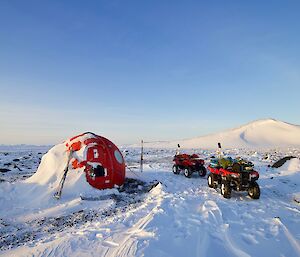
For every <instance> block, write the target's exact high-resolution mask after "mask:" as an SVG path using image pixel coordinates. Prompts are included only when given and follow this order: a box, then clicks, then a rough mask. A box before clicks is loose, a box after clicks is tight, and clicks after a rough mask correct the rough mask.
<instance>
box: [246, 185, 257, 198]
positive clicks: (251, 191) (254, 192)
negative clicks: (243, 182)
mask: <svg viewBox="0 0 300 257" xmlns="http://www.w3.org/2000/svg"><path fill="white" fill-rule="evenodd" d="M248 195H249V196H250V197H251V198H252V199H259V197H260V189H259V185H258V184H257V182H253V183H252V184H251V185H250V186H249V189H248Z"/></svg>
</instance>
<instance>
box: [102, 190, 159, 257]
mask: <svg viewBox="0 0 300 257" xmlns="http://www.w3.org/2000/svg"><path fill="white" fill-rule="evenodd" d="M159 187H161V186H159ZM154 190H155V191H156V194H155V195H154V197H153V196H152V197H151V198H152V199H151V201H152V202H151V203H150V205H151V211H150V212H149V213H148V212H147V210H144V212H145V216H142V217H141V218H140V219H139V220H138V221H137V222H136V224H135V225H133V226H132V227H130V228H129V229H127V230H125V231H122V232H120V233H115V234H114V235H112V236H111V237H109V238H106V240H105V241H106V242H107V241H109V242H113V243H114V244H116V247H111V248H108V249H107V252H106V253H105V255H104V256H106V257H108V256H120V257H127V256H135V255H136V252H137V249H138V248H137V247H138V243H139V240H141V239H142V240H143V239H147V238H152V237H154V236H155V233H154V232H151V231H147V230H146V227H147V225H148V224H149V222H151V220H152V219H153V217H154V216H155V215H156V214H157V213H158V212H160V205H161V202H162V200H163V196H164V193H163V191H162V190H160V188H155V189H154ZM148 205H149V203H148ZM145 207H146V206H145ZM147 207H148V208H149V207H150V206H147Z"/></svg>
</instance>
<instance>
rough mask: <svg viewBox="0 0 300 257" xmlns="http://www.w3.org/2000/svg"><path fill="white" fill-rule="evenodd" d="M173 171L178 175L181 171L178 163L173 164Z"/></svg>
mask: <svg viewBox="0 0 300 257" xmlns="http://www.w3.org/2000/svg"><path fill="white" fill-rule="evenodd" d="M172 171H173V173H174V174H176V175H178V174H179V173H180V169H179V168H178V166H177V165H173V168H172Z"/></svg>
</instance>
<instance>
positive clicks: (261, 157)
mask: <svg viewBox="0 0 300 257" xmlns="http://www.w3.org/2000/svg"><path fill="white" fill-rule="evenodd" d="M42 150H43V151H42ZM47 150H48V149H41V150H39V151H37V150H36V149H35V150H30V151H29V150H26V151H20V150H19V149H15V150H14V149H10V151H3V150H1V151H0V168H5V167H10V169H11V170H10V171H7V172H5V173H1V180H4V182H2V183H0V205H1V209H0V256H286V257H291V256H300V203H299V202H300V160H299V159H297V158H296V159H292V160H290V161H288V162H287V163H286V164H285V165H284V166H283V167H281V168H279V169H273V168H270V167H268V165H269V164H272V163H273V162H274V161H276V160H278V159H279V158H281V157H283V156H286V155H294V156H296V157H298V158H299V157H300V150H299V149H273V150H250V149H231V150H226V151H225V155H230V156H241V157H244V158H246V159H249V160H251V161H253V162H254V164H255V168H256V170H259V172H260V179H259V181H258V183H259V185H260V187H261V197H260V199H259V200H252V199H250V198H249V197H248V196H247V193H242V192H239V193H236V192H234V193H233V194H232V198H231V199H224V198H223V197H222V196H221V194H220V192H219V190H215V189H211V188H209V187H208V186H207V180H206V178H200V177H199V176H198V175H197V174H193V176H192V177H191V178H189V179H188V178H185V177H184V176H183V175H182V174H180V175H174V174H173V173H172V171H171V168H172V158H173V155H174V152H175V150H173V149H146V154H145V156H144V159H145V165H144V171H143V173H141V172H140V171H139V158H140V156H139V154H140V152H139V151H140V150H139V149H137V148H128V149H122V150H123V153H124V155H125V159H126V162H127V165H128V166H129V167H130V169H127V177H131V178H135V179H138V180H142V181H146V182H150V181H155V180H158V181H160V182H161V184H159V185H158V186H156V187H155V188H153V189H152V190H151V191H150V192H147V190H143V185H140V186H139V190H140V193H136V192H134V193H131V194H130V193H126V192H125V193H119V192H116V190H115V189H113V190H105V191H104V192H101V193H99V195H100V196H105V195H106V194H107V197H103V198H101V199H102V200H98V201H86V200H81V198H80V197H79V196H74V195H72V194H71V192H68V188H65V190H64V191H63V196H62V199H61V200H59V201H57V200H56V199H54V198H53V197H51V198H46V196H47V194H46V192H45V194H44V195H43V192H41V191H40V190H41V188H42V187H41V186H39V187H37V186H36V185H35V184H32V185H31V186H32V189H31V187H30V186H28V185H29V183H28V181H29V182H30V181H31V182H32V180H33V179H29V180H28V179H26V180H22V179H25V178H26V177H27V176H28V174H33V173H34V171H35V170H36V168H37V164H38V163H36V162H38V161H39V158H40V156H41V154H40V153H44V152H46V151H47ZM186 152H194V150H187V151H186ZM195 152H196V153H198V154H199V155H200V156H201V157H202V158H204V159H205V160H206V161H207V164H208V160H209V157H210V156H211V155H212V154H215V153H214V151H212V150H198V151H195ZM24 157H26V158H24ZM27 157H28V158H27ZM14 159H19V161H17V162H16V163H21V160H22V164H24V165H26V167H28V169H27V168H24V169H22V168H21V167H22V166H21V165H20V168H21V171H20V170H19V169H17V168H12V167H14V166H13V165H14V164H13V163H15V162H14V161H13V160H14ZM5 163H12V164H11V166H9V165H8V166H5V165H4V164H5ZM17 166H18V167H19V165H18V164H17ZM23 171H24V173H25V174H26V175H25V176H26V177H24V178H23V177H22V172H23ZM67 179H68V177H67ZM35 182H36V181H35ZM37 188H39V189H37ZM47 190H49V187H47ZM69 190H71V189H69ZM49 192H50V191H49ZM51 195H52V191H51ZM110 195H112V197H110Z"/></svg>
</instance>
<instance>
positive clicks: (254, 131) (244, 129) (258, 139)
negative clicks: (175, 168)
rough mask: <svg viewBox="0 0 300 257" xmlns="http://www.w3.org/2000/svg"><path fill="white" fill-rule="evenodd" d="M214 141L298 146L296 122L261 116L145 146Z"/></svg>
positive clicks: (194, 145) (245, 145)
mask: <svg viewBox="0 0 300 257" xmlns="http://www.w3.org/2000/svg"><path fill="white" fill-rule="evenodd" d="M218 142H221V143H222V146H223V147H224V148H274V147H292V146H294V147H300V126H298V125H293V124H289V123H286V122H282V121H278V120H274V119H264V120H257V121H254V122H251V123H248V124H246V125H243V126H241V127H238V128H234V129H230V130H227V131H224V132H220V133H216V134H211V135H207V136H202V137H196V138H192V139H186V140H177V141H166V142H157V143H148V144H147V147H152V148H174V147H176V146H177V144H180V145H181V147H182V148H186V149H188V148H190V149H192V148H199V147H200V148H210V149H215V148H216V147H217V144H218ZM136 146H137V145H136Z"/></svg>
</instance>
